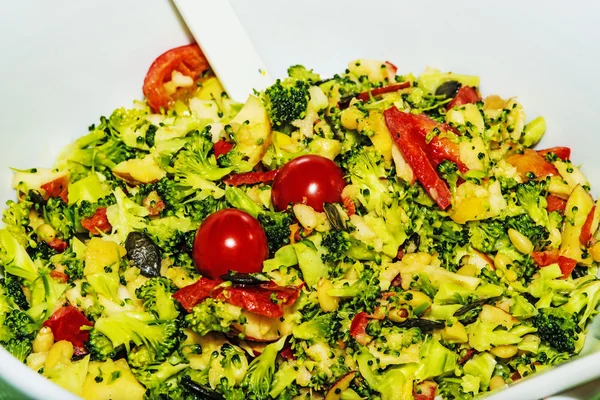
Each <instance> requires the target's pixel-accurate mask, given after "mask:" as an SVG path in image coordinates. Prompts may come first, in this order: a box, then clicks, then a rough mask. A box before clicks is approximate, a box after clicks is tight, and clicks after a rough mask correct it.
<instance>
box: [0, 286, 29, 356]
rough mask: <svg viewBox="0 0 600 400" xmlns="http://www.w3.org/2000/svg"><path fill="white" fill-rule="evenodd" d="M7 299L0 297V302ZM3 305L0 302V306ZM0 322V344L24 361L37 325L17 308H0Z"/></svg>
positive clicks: (2, 306)
mask: <svg viewBox="0 0 600 400" xmlns="http://www.w3.org/2000/svg"><path fill="white" fill-rule="evenodd" d="M7 301H8V298H6V297H0V302H7ZM5 306H6V305H2V304H0V308H4V307H5ZM0 323H1V324H2V325H1V326H0V345H2V346H3V347H4V348H5V349H6V350H8V352H10V353H11V354H12V355H13V356H15V357H16V358H18V359H19V360H20V361H21V362H23V361H25V359H26V358H27V356H28V355H29V353H31V351H32V348H33V339H34V337H35V333H36V331H37V328H38V325H37V324H36V323H35V322H34V321H33V320H32V319H31V318H30V317H29V316H28V315H27V314H26V313H25V312H24V311H22V310H19V309H11V310H9V311H8V312H6V313H3V312H2V310H0Z"/></svg>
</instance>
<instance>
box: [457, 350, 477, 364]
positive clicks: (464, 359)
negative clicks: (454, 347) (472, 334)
mask: <svg viewBox="0 0 600 400" xmlns="http://www.w3.org/2000/svg"><path fill="white" fill-rule="evenodd" d="M475 354H477V350H475V349H469V350H467V352H466V353H465V355H464V356H463V357H462V358H461V359H460V360H458V365H463V364H464V363H466V362H467V361H469V360H470V359H471V358H472V357H473V356H474V355H475Z"/></svg>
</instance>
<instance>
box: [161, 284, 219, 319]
mask: <svg viewBox="0 0 600 400" xmlns="http://www.w3.org/2000/svg"><path fill="white" fill-rule="evenodd" d="M221 283H222V281H221V280H218V279H217V280H213V279H208V278H200V279H199V280H198V281H197V282H196V283H193V284H191V285H188V286H185V287H183V288H181V289H179V290H178V291H177V292H175V293H173V296H172V297H173V298H174V299H175V300H177V301H178V302H179V303H181V305H182V306H183V308H185V309H186V310H187V311H188V312H192V309H193V308H194V307H195V306H196V305H197V304H200V303H201V302H202V301H203V300H205V299H207V298H209V297H210V296H211V293H212V291H213V290H214V289H215V288H216V287H217V286H219V285H220V284H221Z"/></svg>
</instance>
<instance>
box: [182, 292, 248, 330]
mask: <svg viewBox="0 0 600 400" xmlns="http://www.w3.org/2000/svg"><path fill="white" fill-rule="evenodd" d="M241 318H242V310H241V308H239V307H236V306H233V305H231V304H228V303H224V302H222V301H219V300H215V299H206V300H204V301H203V302H202V303H200V304H198V305H197V306H195V307H194V309H193V311H192V313H191V314H188V315H186V316H185V321H186V322H187V323H188V325H189V327H190V328H191V329H192V330H193V331H194V332H197V333H198V334H200V335H206V334H207V333H209V332H229V331H230V330H231V324H233V323H237V322H240V320H241Z"/></svg>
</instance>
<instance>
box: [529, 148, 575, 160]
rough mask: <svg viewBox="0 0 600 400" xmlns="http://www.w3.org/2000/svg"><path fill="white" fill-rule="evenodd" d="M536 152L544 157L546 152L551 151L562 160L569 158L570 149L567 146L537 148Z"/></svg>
mask: <svg viewBox="0 0 600 400" xmlns="http://www.w3.org/2000/svg"><path fill="white" fill-rule="evenodd" d="M537 153H538V154H539V155H540V156H542V157H546V155H547V154H549V153H552V154H555V155H556V156H557V157H558V158H560V159H561V160H563V161H566V160H568V159H569V158H571V149H570V148H568V147H551V148H549V149H542V150H538V151H537Z"/></svg>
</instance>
